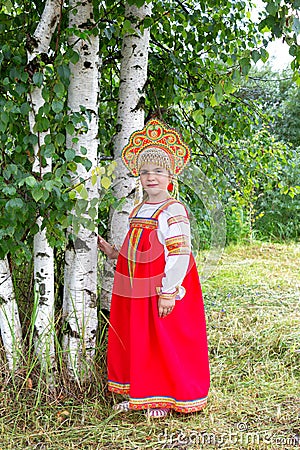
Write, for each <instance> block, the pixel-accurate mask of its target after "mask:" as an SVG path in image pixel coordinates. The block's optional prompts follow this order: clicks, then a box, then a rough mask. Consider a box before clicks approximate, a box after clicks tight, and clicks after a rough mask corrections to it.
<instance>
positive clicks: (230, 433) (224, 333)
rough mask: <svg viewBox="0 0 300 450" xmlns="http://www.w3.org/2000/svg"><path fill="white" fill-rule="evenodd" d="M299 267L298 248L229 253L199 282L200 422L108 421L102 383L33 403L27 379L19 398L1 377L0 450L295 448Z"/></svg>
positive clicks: (124, 417)
mask: <svg viewBox="0 0 300 450" xmlns="http://www.w3.org/2000/svg"><path fill="white" fill-rule="evenodd" d="M299 261H300V245H299V244H290V245H282V244H266V243H254V244H251V245H247V246H233V247H229V248H227V249H226V251H225V252H224V254H223V256H222V258H221V261H220V263H219V266H218V268H217V270H216V271H215V273H214V274H213V275H212V276H211V278H210V279H209V280H207V281H206V282H205V283H204V285H203V290H204V296H205V305H206V311H207V327H208V337H209V346H210V364H211V377H212V380H211V390H210V395H209V403H208V406H207V408H206V409H205V410H203V411H202V412H201V413H199V414H194V415H193V414H191V415H188V416H183V415H180V414H175V413H174V414H172V415H171V416H169V417H168V418H167V419H165V420H161V421H153V420H152V421H147V420H146V418H145V416H144V415H143V413H140V412H130V413H127V414H124V413H115V412H113V411H112V410H111V403H112V401H113V398H112V396H111V395H108V394H107V393H106V391H105V386H104V385H103V383H98V384H96V383H95V384H94V386H93V387H92V388H91V389H90V391H89V392H84V391H83V392H80V391H79V390H78V391H77V392H76V391H74V390H71V388H70V391H69V392H68V391H65V390H64V391H63V390H62V391H60V392H59V393H58V394H57V395H56V396H55V397H53V398H48V399H47V398H46V397H45V396H44V398H43V401H40V400H37V399H39V398H40V397H39V393H38V392H37V390H36V389H35V386H36V384H35V381H34V379H33V385H31V383H26V385H25V386H23V388H22V389H21V388H18V387H17V386H16V385H15V386H13V384H12V383H11V380H10V379H9V377H8V375H7V374H5V372H3V371H2V383H1V388H0V402H1V403H0V449H2V450H10V449H13V450H15V449H24V450H25V449H39V450H42V449H51V450H69V449H86V450H88V449H91V450H100V449H101V450H102V449H103V450H104V449H107V450H110V449H111V450H119V449H120V450H121V449H126V450H127V449H136V450H138V449H142V450H144V449H163V448H165V449H180V450H192V449H193V450H195V449H201V448H220V449H221V448H222V449H249V450H252V449H268V450H269V449H270V450H271V449H274V450H275V449H293V448H297V447H299V445H300V392H299V387H300V299H299V291H300V286H299V280H300V277H299ZM103 352H104V349H103ZM103 355H104V353H103ZM103 355H102V358H101V359H100V366H101V367H100V369H101V370H102V371H103V372H104V371H105V368H104V360H105V357H104V356H103ZM16 394H18V401H16Z"/></svg>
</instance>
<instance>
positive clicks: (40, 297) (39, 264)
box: [27, 0, 61, 372]
mask: <svg viewBox="0 0 300 450" xmlns="http://www.w3.org/2000/svg"><path fill="white" fill-rule="evenodd" d="M60 8H61V0H48V1H47V2H46V5H45V8H44V11H43V14H42V17H41V19H40V22H39V24H38V26H37V28H36V30H35V32H34V34H33V36H32V42H33V43H32V45H31V46H30V47H29V48H28V51H27V55H28V65H29V66H31V67H35V69H34V70H37V72H35V73H36V74H37V75H38V76H41V77H42V76H43V72H42V70H40V66H39V58H40V57H41V55H43V54H48V53H49V48H50V42H51V39H52V36H53V33H54V31H55V29H56V27H57V24H58V21H59V16H60ZM42 87H43V85H42V84H41V85H35V86H34V88H33V90H32V91H31V93H30V94H29V102H30V103H31V108H32V109H31V111H30V113H29V125H30V130H31V132H32V133H33V134H34V133H36V131H35V125H36V115H37V114H41V113H40V111H41V109H42V107H43V105H44V103H45V101H44V99H43V96H42ZM47 134H48V132H37V135H38V141H37V144H36V145H35V148H34V154H35V159H34V164H33V172H34V173H36V174H37V176H38V177H39V178H40V179H42V178H43V177H44V175H45V174H46V173H49V172H51V170H52V161H51V158H46V163H45V164H42V157H41V154H40V149H41V146H43V145H44V143H45V136H46V135H47ZM37 224H38V227H39V231H38V232H37V233H36V235H35V236H34V245H33V254H34V255H33V259H34V306H33V318H32V320H33V323H34V326H35V334H34V343H35V350H36V353H37V356H38V358H39V360H40V362H41V365H42V368H43V369H44V370H46V372H49V370H50V371H52V370H53V369H54V368H55V350H54V334H55V333H54V257H53V248H52V247H50V245H49V243H48V240H47V237H46V229H45V228H44V229H42V228H41V226H42V218H41V217H39V218H38V219H37Z"/></svg>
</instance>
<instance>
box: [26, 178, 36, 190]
mask: <svg viewBox="0 0 300 450" xmlns="http://www.w3.org/2000/svg"><path fill="white" fill-rule="evenodd" d="M25 183H26V185H27V186H28V187H33V186H35V185H36V184H37V181H36V179H35V178H34V177H33V176H32V175H30V176H29V177H26V178H25Z"/></svg>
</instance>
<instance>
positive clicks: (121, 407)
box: [112, 400, 129, 412]
mask: <svg viewBox="0 0 300 450" xmlns="http://www.w3.org/2000/svg"><path fill="white" fill-rule="evenodd" d="M112 409H113V410H114V411H120V412H121V411H122V412H127V411H129V401H128V400H125V401H124V402H121V403H116V404H115V405H113V407H112Z"/></svg>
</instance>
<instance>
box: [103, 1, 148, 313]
mask: <svg viewBox="0 0 300 450" xmlns="http://www.w3.org/2000/svg"><path fill="white" fill-rule="evenodd" d="M151 9H152V5H151V3H150V4H148V5H147V4H144V5H143V6H142V7H141V8H138V7H137V6H135V5H131V6H130V5H128V4H126V9H125V16H126V18H127V19H128V20H130V22H131V27H132V28H133V29H134V30H135V32H134V33H130V34H127V35H125V36H124V38H123V45H122V60H121V73H120V88H119V102H118V116H117V130H118V132H117V134H116V136H115V141H114V157H115V160H116V162H117V167H116V179H115V181H114V186H113V190H114V195H115V196H116V197H117V198H122V197H125V198H126V202H125V204H124V205H123V207H122V209H120V210H116V211H111V213H110V219H109V230H110V233H109V236H108V239H109V241H110V242H112V243H113V244H115V245H116V246H117V248H120V246H121V244H122V242H123V239H124V237H125V235H126V232H127V217H128V214H129V212H130V211H131V209H132V207H133V198H134V195H133V191H134V188H135V180H134V179H133V177H129V176H128V175H129V174H128V170H127V169H126V167H125V166H124V164H123V163H122V160H121V152H122V149H123V148H124V147H125V145H126V144H127V143H128V140H129V137H130V135H131V134H132V133H133V132H134V131H136V130H140V129H142V128H143V126H144V103H145V101H144V100H145V93H144V89H145V84H146V81H147V66H148V50H149V36H150V30H149V29H148V28H146V29H145V30H144V33H141V32H140V30H139V24H140V23H141V21H143V19H145V17H146V16H150V15H151ZM112 264H113V263H112V262H111V261H109V260H107V261H106V263H105V266H104V271H105V273H104V278H103V283H102V290H101V307H102V308H103V309H108V310H109V309H110V301H111V292H112V285H113V277H114V271H113V266H112Z"/></svg>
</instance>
